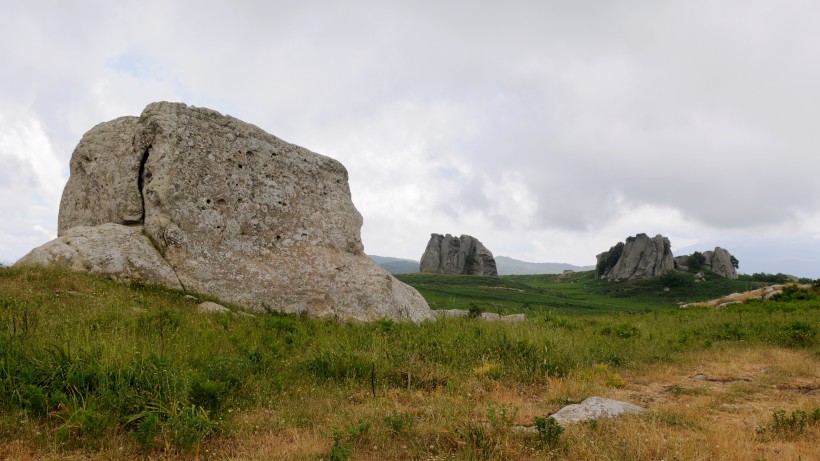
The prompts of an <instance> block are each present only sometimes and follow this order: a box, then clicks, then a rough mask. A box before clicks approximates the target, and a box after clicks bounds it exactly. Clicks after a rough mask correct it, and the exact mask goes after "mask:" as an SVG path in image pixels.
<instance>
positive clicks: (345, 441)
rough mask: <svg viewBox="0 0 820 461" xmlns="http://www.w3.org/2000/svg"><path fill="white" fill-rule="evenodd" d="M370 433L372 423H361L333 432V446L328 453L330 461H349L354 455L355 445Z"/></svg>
mask: <svg viewBox="0 0 820 461" xmlns="http://www.w3.org/2000/svg"><path fill="white" fill-rule="evenodd" d="M369 431H370V423H369V422H365V421H359V422H358V423H356V424H351V425H350V426H347V427H345V428H344V429H342V430H336V431H334V432H333V446H332V447H331V448H330V452H329V453H328V460H329V461H347V460H349V459H350V455H351V454H352V453H353V445H354V444H355V443H356V442H357V441H358V440H359V439H360V438H361V437H362V436H364V435H365V434H367V433H368V432H369Z"/></svg>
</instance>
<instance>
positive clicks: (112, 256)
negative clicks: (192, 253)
mask: <svg viewBox="0 0 820 461" xmlns="http://www.w3.org/2000/svg"><path fill="white" fill-rule="evenodd" d="M142 231H143V229H142V226H133V227H129V226H123V225H120V224H113V223H107V224H101V225H99V226H92V227H87V226H79V227H74V228H71V229H69V230H67V231H64V232H63V234H62V235H61V236H60V237H57V238H56V239H54V240H52V241H50V242H47V243H45V244H43V245H41V246H39V247H37V248H35V249H33V250H31V251H30V252H29V253H28V254H27V255H25V256H23V257H22V258H20V260H19V261H17V262H16V263H15V265H17V266H25V265H33V264H39V265H48V264H58V265H61V266H65V267H68V268H70V269H73V270H76V271H81V272H89V273H91V274H96V275H103V276H106V277H109V278H111V279H114V280H143V281H145V282H148V283H153V284H157V285H164V286H166V287H170V288H175V289H182V285H180V283H179V280H178V279H177V277H176V274H175V273H174V270H173V268H172V267H171V265H170V264H168V263H167V262H166V261H165V260H164V259H162V255H161V254H160V253H159V251H157V249H156V248H154V246H153V245H151V240H149V239H148V237H146V236H145V235H144V234H143V232H142Z"/></svg>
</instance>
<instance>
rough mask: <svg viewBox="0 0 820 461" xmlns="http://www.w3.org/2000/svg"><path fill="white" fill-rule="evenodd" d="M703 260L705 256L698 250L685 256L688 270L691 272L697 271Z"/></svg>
mask: <svg viewBox="0 0 820 461" xmlns="http://www.w3.org/2000/svg"><path fill="white" fill-rule="evenodd" d="M705 262H706V256H703V253H701V252H700V251H696V252H694V253H692V254H691V255H689V257H688V258H686V266H687V267H689V270H690V271H692V272H697V271H699V270H700V269H701V268H702V267H703V264H704V263H705Z"/></svg>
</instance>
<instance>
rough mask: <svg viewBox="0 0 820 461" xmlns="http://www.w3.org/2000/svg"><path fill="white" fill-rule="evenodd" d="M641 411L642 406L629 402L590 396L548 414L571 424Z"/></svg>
mask: <svg viewBox="0 0 820 461" xmlns="http://www.w3.org/2000/svg"><path fill="white" fill-rule="evenodd" d="M643 411H644V409H643V408H642V407H639V406H637V405H633V404H631V403H627V402H621V401H618V400H612V399H605V398H602V397H590V398H588V399H586V400H584V401H583V402H581V403H576V404H573V405H567V406H565V407H564V408H561V409H560V410H558V411H556V412H555V413H553V414H552V415H550V416H552V417H553V418H555V420H556V421H557V422H558V423H559V424H573V423H580V422H584V421H590V420H593V419H601V418H612V417H615V416H619V415H622V414H625V413H626V414H630V413H641V412H643Z"/></svg>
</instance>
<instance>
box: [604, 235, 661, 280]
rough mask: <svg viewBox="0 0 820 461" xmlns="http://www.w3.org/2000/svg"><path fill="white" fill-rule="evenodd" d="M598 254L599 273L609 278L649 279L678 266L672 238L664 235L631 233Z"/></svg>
mask: <svg viewBox="0 0 820 461" xmlns="http://www.w3.org/2000/svg"><path fill="white" fill-rule="evenodd" d="M596 258H597V261H598V264H597V266H596V272H597V275H598V277H599V278H602V279H609V280H638V279H650V278H655V277H660V276H661V275H663V274H665V273H666V272H668V271H670V270H672V269H674V267H675V261H674V259H673V258H672V250H671V245H670V243H669V239H668V238H666V237H664V236H662V235H656V236H655V237H653V238H650V237H649V236H647V235H646V234H638V235H636V236H634V237H629V238H627V239H626V243H621V242H619V243H618V244H616V245H615V246H613V247H612V248H610V249H609V251H605V252H603V253H601V254H599V255H598V256H596Z"/></svg>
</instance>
